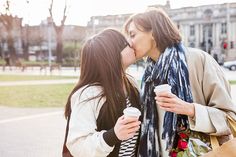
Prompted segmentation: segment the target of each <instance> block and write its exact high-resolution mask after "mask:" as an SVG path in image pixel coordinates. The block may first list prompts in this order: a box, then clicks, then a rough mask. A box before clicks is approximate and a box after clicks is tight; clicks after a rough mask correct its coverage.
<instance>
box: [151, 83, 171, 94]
mask: <svg viewBox="0 0 236 157" xmlns="http://www.w3.org/2000/svg"><path fill="white" fill-rule="evenodd" d="M154 92H155V93H160V92H168V93H171V86H170V85H168V84H162V85H159V86H156V87H155V88H154Z"/></svg>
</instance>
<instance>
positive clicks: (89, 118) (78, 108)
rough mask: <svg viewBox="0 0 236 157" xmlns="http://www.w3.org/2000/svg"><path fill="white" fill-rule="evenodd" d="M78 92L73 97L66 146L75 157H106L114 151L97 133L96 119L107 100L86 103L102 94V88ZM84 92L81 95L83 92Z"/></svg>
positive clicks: (97, 87)
mask: <svg viewBox="0 0 236 157" xmlns="http://www.w3.org/2000/svg"><path fill="white" fill-rule="evenodd" d="M84 88H85V87H83V88H81V89H79V90H78V91H76V92H75V93H74V94H73V96H72V97H71V110H72V111H71V117H70V123H69V131H68V137H67V142H66V146H67V148H68V149H69V151H70V153H71V154H72V155H73V156H74V157H106V156H108V155H109V154H110V152H112V151H113V149H114V147H110V146H109V145H108V144H107V143H106V142H105V141H104V139H103V133H104V132H105V130H104V131H101V132H97V131H96V129H97V125H96V119H97V117H98V114H99V111H100V109H101V107H102V104H103V103H104V102H105V98H102V99H101V101H100V102H99V104H98V101H99V99H100V98H96V99H92V100H90V101H86V100H87V99H89V98H92V97H94V96H97V95H99V94H100V93H101V91H102V87H100V86H90V87H87V88H86V89H84ZM82 90H84V91H83V92H82V94H81V91H82ZM84 100H85V101H84Z"/></svg>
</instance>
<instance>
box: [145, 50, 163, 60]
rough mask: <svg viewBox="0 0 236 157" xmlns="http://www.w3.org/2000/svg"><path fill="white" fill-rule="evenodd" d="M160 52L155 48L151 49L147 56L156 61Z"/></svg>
mask: <svg viewBox="0 0 236 157" xmlns="http://www.w3.org/2000/svg"><path fill="white" fill-rule="evenodd" d="M160 55H161V52H160V50H158V49H157V48H154V49H152V50H151V51H150V52H149V53H148V56H149V57H151V58H152V60H154V61H157V59H158V58H159V57H160Z"/></svg>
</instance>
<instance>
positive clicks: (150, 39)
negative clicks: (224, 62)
mask: <svg viewBox="0 0 236 157" xmlns="http://www.w3.org/2000/svg"><path fill="white" fill-rule="evenodd" d="M125 31H126V33H127V34H128V36H129V38H130V41H131V46H132V48H133V49H134V51H135V54H136V58H137V59H141V58H142V57H147V59H146V65H147V66H146V68H145V72H144V75H143V78H142V85H141V86H142V87H141V100H142V103H141V104H142V105H143V107H142V108H143V121H142V124H141V135H140V141H139V150H138V152H139V154H138V156H139V157H168V156H171V157H176V156H178V157H180V156H183V154H184V153H185V156H192V155H190V152H191V153H193V154H194V153H196V152H195V151H199V150H197V149H195V147H193V145H191V144H190V142H191V140H189V139H190V136H189V133H190V132H191V133H194V132H196V133H198V134H203V135H204V137H206V139H201V138H200V137H202V136H200V137H199V136H197V137H196V138H197V143H195V144H194V145H196V144H198V143H200V142H201V144H204V148H203V145H202V147H201V148H202V149H201V150H200V151H203V150H204V151H207V150H208V151H209V149H210V148H209V134H214V135H216V136H218V139H219V140H220V142H221V143H222V142H225V141H227V140H228V139H229V135H230V134H231V132H230V128H229V127H228V125H227V121H226V115H231V116H232V117H234V118H236V116H235V113H236V105H235V104H234V103H233V101H232V99H231V95H230V85H229V82H228V80H227V79H226V77H225V75H224V73H223V72H222V69H221V68H220V66H219V65H218V64H217V63H216V61H215V60H214V59H213V58H212V57H211V56H210V55H209V54H207V53H205V52H204V51H201V50H199V49H195V48H187V47H185V46H184V44H183V42H182V38H181V35H180V32H179V30H178V28H177V27H176V25H175V24H174V23H173V21H172V20H171V19H170V17H169V16H168V15H167V14H166V13H165V12H164V11H163V10H162V9H149V10H148V11H146V12H144V13H139V14H135V15H133V16H131V17H130V18H129V19H128V20H127V22H126V24H125ZM161 84H169V85H170V86H171V93H168V92H160V93H157V95H156V93H154V88H155V86H158V85H161ZM207 137H208V138H207ZM203 140H206V141H208V144H207V143H205V142H204V141H203ZM192 144H193V143H192ZM205 148H206V149H205ZM197 153H200V154H201V153H205V152H197ZM194 155H195V156H197V155H196V154H194Z"/></svg>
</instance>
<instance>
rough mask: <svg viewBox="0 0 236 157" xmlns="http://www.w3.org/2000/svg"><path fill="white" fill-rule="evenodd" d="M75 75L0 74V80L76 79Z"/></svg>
mask: <svg viewBox="0 0 236 157" xmlns="http://www.w3.org/2000/svg"><path fill="white" fill-rule="evenodd" d="M76 78H78V77H75V76H47V75H0V81H28V80H29V81H30V80H59V79H76Z"/></svg>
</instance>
